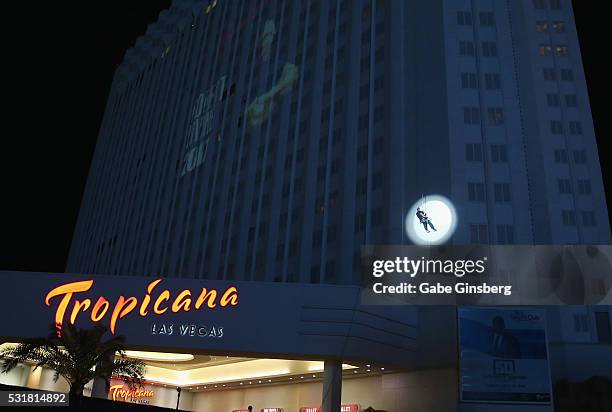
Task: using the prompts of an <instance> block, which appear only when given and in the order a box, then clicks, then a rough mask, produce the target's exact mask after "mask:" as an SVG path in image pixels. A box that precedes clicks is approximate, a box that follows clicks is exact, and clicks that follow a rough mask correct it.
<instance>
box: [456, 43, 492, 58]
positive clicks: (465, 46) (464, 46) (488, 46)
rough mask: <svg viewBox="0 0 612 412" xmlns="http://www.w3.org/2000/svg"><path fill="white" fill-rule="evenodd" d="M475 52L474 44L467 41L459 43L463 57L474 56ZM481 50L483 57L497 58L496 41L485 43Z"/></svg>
mask: <svg viewBox="0 0 612 412" xmlns="http://www.w3.org/2000/svg"><path fill="white" fill-rule="evenodd" d="M475 50H476V48H475V46H474V42H472V41H465V40H462V41H460V42H459V54H460V55H461V56H474V54H475ZM481 50H482V56H483V57H496V56H497V43H496V42H494V41H483V42H482V43H481Z"/></svg>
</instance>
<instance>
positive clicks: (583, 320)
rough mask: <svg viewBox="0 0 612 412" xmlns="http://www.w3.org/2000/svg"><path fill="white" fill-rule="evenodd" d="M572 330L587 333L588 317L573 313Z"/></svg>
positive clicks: (584, 314)
mask: <svg viewBox="0 0 612 412" xmlns="http://www.w3.org/2000/svg"><path fill="white" fill-rule="evenodd" d="M574 330H575V331H576V332H588V331H589V317H588V316H587V314H586V313H574Z"/></svg>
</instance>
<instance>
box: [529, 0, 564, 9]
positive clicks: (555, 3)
mask: <svg viewBox="0 0 612 412" xmlns="http://www.w3.org/2000/svg"><path fill="white" fill-rule="evenodd" d="M547 5H550V8H551V9H552V10H560V9H561V7H562V5H561V0H548V1H547V0H533V7H534V8H536V9H538V10H544V9H546V6H547Z"/></svg>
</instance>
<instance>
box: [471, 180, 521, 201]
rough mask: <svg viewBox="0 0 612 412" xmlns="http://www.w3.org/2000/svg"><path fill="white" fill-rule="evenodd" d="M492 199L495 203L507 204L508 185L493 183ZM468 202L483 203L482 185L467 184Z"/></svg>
mask: <svg viewBox="0 0 612 412" xmlns="http://www.w3.org/2000/svg"><path fill="white" fill-rule="evenodd" d="M493 198H494V199H495V202H497V203H508V202H510V200H511V196H510V184H508V183H495V184H494V185H493ZM468 200H469V201H470V202H484V200H485V185H484V183H474V182H470V183H468Z"/></svg>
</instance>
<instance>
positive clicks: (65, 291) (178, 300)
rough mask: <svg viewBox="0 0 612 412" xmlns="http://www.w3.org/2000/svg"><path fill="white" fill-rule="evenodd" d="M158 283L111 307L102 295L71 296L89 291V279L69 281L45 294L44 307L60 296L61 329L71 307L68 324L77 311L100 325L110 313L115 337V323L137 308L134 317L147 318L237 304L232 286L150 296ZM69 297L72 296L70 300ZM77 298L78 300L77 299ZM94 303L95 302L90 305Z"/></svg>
mask: <svg viewBox="0 0 612 412" xmlns="http://www.w3.org/2000/svg"><path fill="white" fill-rule="evenodd" d="M161 281H162V279H157V280H154V281H153V282H151V283H149V285H148V286H147V288H146V293H145V294H144V296H143V297H142V299H141V300H139V299H138V298H137V297H136V296H128V297H125V296H123V295H121V296H119V298H118V299H117V301H116V302H114V303H113V304H112V305H111V302H110V301H109V300H108V299H107V298H106V297H104V296H98V298H97V299H91V298H85V299H83V298H82V297H81V296H75V295H76V294H82V293H84V292H87V291H88V290H90V289H91V288H92V286H93V285H94V281H93V280H83V281H78V282H71V283H66V284H63V285H60V286H57V287H56V288H53V289H52V290H51V291H49V293H47V296H46V297H45V304H46V305H47V306H51V300H52V299H53V298H55V297H61V300H60V301H59V304H58V305H57V309H56V310H55V324H56V326H57V327H58V328H61V325H62V324H63V322H64V319H65V317H66V316H67V312H68V311H69V307H70V306H71V304H72V307H71V308H72V309H71V310H70V311H69V313H70V315H69V322H70V324H74V323H75V322H76V320H77V317H78V316H79V314H80V313H81V312H86V311H87V310H89V308H90V307H91V312H90V318H91V321H92V322H100V321H101V320H102V319H104V318H105V317H106V315H107V314H109V313H110V321H109V323H110V331H111V333H112V334H115V329H116V327H117V322H118V320H119V319H121V318H123V317H125V316H126V315H128V314H129V313H131V312H133V311H134V310H135V309H136V308H137V307H139V309H138V314H139V315H140V316H141V317H147V316H149V315H163V314H164V313H166V312H167V311H168V310H170V311H171V312H173V313H178V312H181V311H182V312H190V311H191V310H200V309H202V308H204V309H207V310H213V309H215V308H217V307H219V308H222V309H223V308H229V307H232V306H237V305H238V289H237V288H236V287H235V286H229V287H228V288H227V289H225V290H224V291H217V290H216V289H206V288H202V290H201V291H200V293H199V294H196V293H193V294H192V292H191V291H190V290H188V289H184V290H182V291H180V292H179V293H178V294H177V295H176V297H174V299H172V294H171V293H170V291H169V290H168V289H164V290H163V291H161V292H160V293H154V291H155V288H156V287H157V285H158V284H159V283H160V282H161ZM196 295H197V298H196ZM73 297H75V299H74V300H73ZM77 297H78V298H79V299H77ZM194 299H195V301H194ZM94 300H95V302H96V303H94V304H93V306H92V302H93V301H94ZM171 302H172V303H171ZM150 305H152V306H150ZM111 306H112V310H111ZM150 310H151V312H150ZM187 331H188V332H189V334H191V327H189V328H188V329H187ZM200 332H202V331H200ZM186 333H187V332H185V334H186ZM221 333H222V332H221ZM202 334H203V333H200V335H202ZM213 334H214V335H218V333H217V332H212V333H211V331H210V330H208V331H207V333H206V335H208V336H211V335H213Z"/></svg>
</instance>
